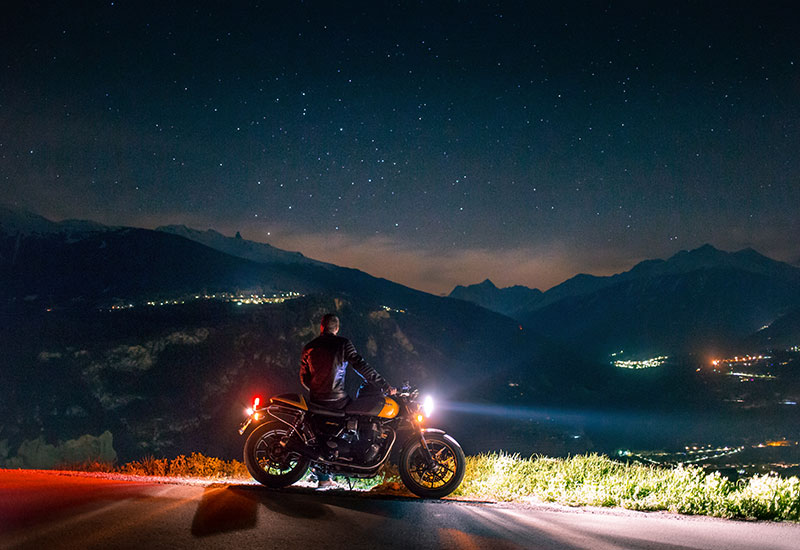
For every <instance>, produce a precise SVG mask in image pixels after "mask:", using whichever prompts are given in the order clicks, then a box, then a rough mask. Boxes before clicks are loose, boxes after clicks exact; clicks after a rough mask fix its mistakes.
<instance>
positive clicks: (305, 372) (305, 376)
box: [300, 350, 311, 391]
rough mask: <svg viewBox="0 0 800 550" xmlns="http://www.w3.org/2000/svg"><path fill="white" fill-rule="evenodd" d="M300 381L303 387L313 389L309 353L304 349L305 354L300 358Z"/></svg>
mask: <svg viewBox="0 0 800 550" xmlns="http://www.w3.org/2000/svg"><path fill="white" fill-rule="evenodd" d="M300 383H301V384H302V385H303V387H304V388H305V389H306V390H308V391H311V388H310V387H309V384H310V383H311V368H310V366H309V364H308V354H307V353H306V352H305V350H303V356H302V357H301V358H300Z"/></svg>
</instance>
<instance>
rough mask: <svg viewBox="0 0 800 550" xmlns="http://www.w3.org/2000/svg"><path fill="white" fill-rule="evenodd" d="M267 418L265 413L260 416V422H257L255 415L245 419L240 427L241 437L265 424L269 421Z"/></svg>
mask: <svg viewBox="0 0 800 550" xmlns="http://www.w3.org/2000/svg"><path fill="white" fill-rule="evenodd" d="M259 412H261V411H259ZM266 416H267V415H266V414H265V413H264V412H261V414H260V415H259V417H260V418H259V419H258V420H255V419H254V418H253V415H250V416H248V417H247V418H245V419H244V421H243V422H242V423H241V424H240V425H239V435H244V434H245V433H246V432H249V431H252V430H253V429H254V428H256V427H258V426H260V425H261V424H263V423H264V421H265V420H266V419H267V418H266Z"/></svg>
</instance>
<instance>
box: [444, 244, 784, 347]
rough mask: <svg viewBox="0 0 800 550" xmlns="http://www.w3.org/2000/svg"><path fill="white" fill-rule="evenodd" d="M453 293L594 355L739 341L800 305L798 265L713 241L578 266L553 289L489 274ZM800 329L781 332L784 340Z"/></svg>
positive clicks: (715, 345)
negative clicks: (597, 268) (593, 269)
mask: <svg viewBox="0 0 800 550" xmlns="http://www.w3.org/2000/svg"><path fill="white" fill-rule="evenodd" d="M450 297H452V298H458V299H462V300H467V301H470V302H473V303H476V304H478V305H481V306H483V307H486V308H488V309H492V310H494V311H498V312H500V313H503V314H504V315H508V316H510V317H512V318H514V319H516V320H518V321H520V322H521V323H523V324H524V325H525V327H526V328H530V329H531V330H534V331H536V332H538V333H540V334H543V335H547V336H548V337H550V338H553V339H554V340H556V341H559V342H561V343H563V344H565V345H572V346H577V347H580V348H581V349H583V350H584V352H585V353H586V354H587V355H589V356H592V357H593V358H597V359H599V358H601V357H603V356H606V357H607V356H608V355H610V354H611V353H614V352H617V351H619V350H629V352H631V353H633V354H634V355H651V356H652V355H663V354H673V353H681V352H697V353H703V352H708V351H711V350H712V349H726V348H727V349H731V348H734V349H735V348H736V347H737V346H738V345H739V344H742V343H744V342H745V341H751V340H752V339H753V337H754V335H755V334H756V333H758V332H760V331H763V330H765V329H767V328H768V327H770V326H771V325H772V324H773V323H778V324H781V323H782V321H781V319H782V318H783V317H784V316H785V315H790V314H791V312H792V311H794V310H795V309H796V308H797V307H799V306H800V269H798V268H796V267H794V266H791V265H789V264H786V263H783V262H779V261H775V260H772V259H770V258H767V257H765V256H763V255H761V254H759V253H758V252H756V251H755V250H752V249H749V248H748V249H744V250H740V251H738V252H725V251H721V250H718V249H716V248H714V247H713V246H711V245H708V244H707V245H704V246H702V247H700V248H697V249H695V250H690V251H681V252H678V253H677V254H675V255H674V256H672V257H671V258H668V259H666V260H647V261H644V262H641V263H639V264H637V265H635V266H634V267H633V268H632V269H630V270H629V271H626V272H623V273H619V274H617V275H613V276H608V277H597V276H592V275H585V274H581V275H576V276H575V277H573V278H571V279H569V280H567V281H565V282H563V283H561V284H560V285H557V286H555V287H553V288H551V289H550V290H548V291H547V292H541V291H539V290H537V289H530V288H526V287H521V286H514V287H510V288H503V289H499V288H497V287H496V286H495V285H494V284H493V283H492V282H491V281H489V280H486V281H484V282H482V283H480V284H477V285H471V286H466V287H464V286H459V287H456V288H455V289H454V290H453V292H451V293H450ZM798 336H800V334H798V333H797V332H791V331H790V332H786V331H784V333H782V335H781V338H780V341H775V342H772V344H773V345H777V346H783V345H788V344H789V343H790V342H796V341H797V340H796V339H797V337H798Z"/></svg>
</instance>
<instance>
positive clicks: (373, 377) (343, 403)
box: [300, 313, 397, 489]
mask: <svg viewBox="0 0 800 550" xmlns="http://www.w3.org/2000/svg"><path fill="white" fill-rule="evenodd" d="M338 333H339V318H338V317H337V316H336V315H334V314H333V313H327V314H325V315H324V316H323V317H322V321H320V335H319V336H317V337H316V338H314V339H313V340H312V341H310V342H309V343H308V344H306V345H305V347H304V348H303V354H302V357H301V359H300V382H301V383H302V384H303V386H304V387H305V388H306V389H307V390H308V393H309V396H310V398H311V402H312V403H315V404H317V405H320V406H322V407H327V408H329V409H344V408H345V407H347V406H348V405H349V404H351V403H353V406H359V404H365V405H366V406H368V407H369V406H371V403H369V402H370V401H371V400H374V399H375V397H376V395H377V396H379V397H380V396H381V394H389V395H393V394H395V393H396V392H397V390H395V389H394V388H393V387H392V386H390V385H389V383H388V382H386V380H384V379H383V377H382V376H381V375H380V374H378V371H376V370H375V369H373V368H372V367H370V366H369V365H368V364H367V362H366V361H365V360H364V358H363V357H361V356H360V355H359V354H358V353H357V352H356V348H355V347H354V346H353V344H352V343H351V342H350V340H348V339H347V338H343V337H341V336H338ZM348 365H349V366H351V367H353V370H355V371H356V372H357V373H358V374H359V376H361V378H363V379H364V381H363V383H362V385H361V388H359V390H358V397H357V398H356V400H355V401H353V400H352V399H350V396H349V395H347V392H346V391H345V383H344V381H345V374H346V372H347V367H348ZM380 399H381V402H382V400H383V398H382V397H380ZM313 473H314V475H316V476H317V479H318V482H319V484H318V488H320V489H328V488H333V487H337V485H336V483H335V482H334V481H333V480H332V479H331V476H330V474H327V473H325V472H322V471H319V470H317V469H313Z"/></svg>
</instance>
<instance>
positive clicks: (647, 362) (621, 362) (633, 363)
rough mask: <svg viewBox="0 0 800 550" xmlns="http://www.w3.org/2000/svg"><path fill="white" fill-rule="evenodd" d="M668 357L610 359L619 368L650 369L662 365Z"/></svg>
mask: <svg viewBox="0 0 800 550" xmlns="http://www.w3.org/2000/svg"><path fill="white" fill-rule="evenodd" d="M667 359H669V356H668V355H659V356H658V357H653V358H651V359H641V360H631V359H617V360H616V361H612V362H611V364H612V365H614V366H615V367H617V368H620V369H652V368H656V367H660V366H662V365H663V364H664V363H666V362H667Z"/></svg>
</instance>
